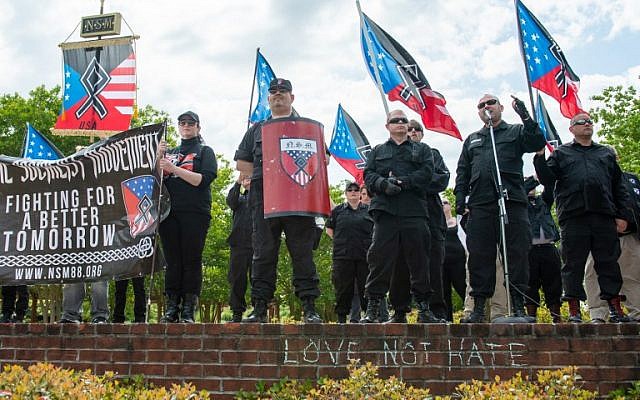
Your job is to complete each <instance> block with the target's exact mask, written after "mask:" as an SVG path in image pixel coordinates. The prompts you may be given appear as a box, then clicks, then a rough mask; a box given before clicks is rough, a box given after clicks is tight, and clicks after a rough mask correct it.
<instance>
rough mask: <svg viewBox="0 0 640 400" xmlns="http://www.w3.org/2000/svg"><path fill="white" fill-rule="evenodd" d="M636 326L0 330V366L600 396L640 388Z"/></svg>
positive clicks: (196, 379) (203, 380)
mask: <svg viewBox="0 0 640 400" xmlns="http://www.w3.org/2000/svg"><path fill="white" fill-rule="evenodd" d="M639 331H640V325H639V324H617V325H616V324H603V325H590V324H582V325H573V324H559V325H551V324H527V325H525V324H521V325H515V324H467V325H458V324H455V325H444V324H438V325H405V324H391V325H380V324H372V325H335V324H316V325H277V324H193V325H185V324H166V325H165V324H149V325H145V324H137V325H121V324H112V325H109V324H105V325H90V324H81V325H73V324H17V325H12V324H0V363H2V364H6V363H11V364H22V365H27V364H31V363H35V362H39V361H47V362H51V363H53V364H56V365H59V366H63V367H66V368H74V369H87V368H90V369H92V370H93V371H96V372H97V373H102V372H104V371H115V372H118V373H119V374H120V375H137V374H142V375H144V376H146V378H147V379H148V380H149V381H151V382H154V383H156V384H160V385H169V384H170V383H171V382H180V381H189V382H193V383H194V384H195V385H196V386H197V387H198V388H199V389H207V390H209V391H211V393H212V394H213V395H214V396H213V397H214V398H216V399H218V398H221V399H225V398H232V394H233V393H235V392H236V391H237V390H239V389H245V390H252V389H254V388H255V384H256V383H257V382H258V381H260V380H262V381H265V382H273V381H277V380H279V379H280V378H282V377H291V378H301V379H306V378H309V379H316V378H319V377H321V376H330V377H344V376H346V373H347V371H346V368H345V366H346V365H348V364H349V360H351V359H360V360H362V361H371V362H373V363H374V364H376V365H378V366H380V373H381V375H382V376H390V375H396V376H399V377H401V378H402V379H403V380H404V381H406V382H407V383H409V384H411V385H414V386H421V387H428V388H430V389H431V392H432V393H435V394H443V393H451V391H452V390H453V388H454V387H455V386H456V385H458V384H459V383H461V382H463V381H466V380H470V379H472V378H475V379H482V380H487V379H491V378H493V377H494V376H495V375H500V376H501V377H502V378H508V377H511V376H512V375H513V374H515V373H516V372H517V371H523V373H524V374H527V375H530V376H534V375H535V372H536V371H537V370H539V369H551V368H560V367H563V366H568V365H576V366H579V367H580V370H579V373H580V374H581V375H582V377H583V378H584V380H585V382H586V385H585V387H586V388H588V389H591V390H598V391H600V393H602V394H606V393H608V392H609V391H610V390H612V389H614V388H617V387H620V386H622V385H625V384H629V383H631V382H632V381H635V380H640V336H639Z"/></svg>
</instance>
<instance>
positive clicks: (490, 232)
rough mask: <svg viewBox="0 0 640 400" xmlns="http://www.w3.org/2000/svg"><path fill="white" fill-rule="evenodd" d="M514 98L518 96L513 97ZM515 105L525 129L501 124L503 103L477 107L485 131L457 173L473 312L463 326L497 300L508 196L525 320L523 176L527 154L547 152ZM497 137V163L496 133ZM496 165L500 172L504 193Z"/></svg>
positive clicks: (469, 143) (514, 302)
mask: <svg viewBox="0 0 640 400" xmlns="http://www.w3.org/2000/svg"><path fill="white" fill-rule="evenodd" d="M512 97H513V96H512ZM512 106H513V109H514V110H515V112H516V113H517V114H518V116H520V118H521V119H522V124H508V123H506V122H505V121H503V120H502V112H503V110H504V106H503V105H502V104H500V101H499V100H498V98H497V97H496V96H494V95H491V94H485V95H484V96H482V98H481V99H480V101H479V102H478V116H479V117H480V119H481V120H482V122H483V123H484V126H483V127H482V128H481V129H480V130H478V131H476V132H473V133H472V134H470V135H469V136H468V137H467V139H466V140H465V142H464V145H463V147H462V153H461V154H460V158H459V160H458V168H457V170H456V185H455V189H454V193H455V195H456V212H457V214H458V215H465V214H467V221H468V222H467V225H466V233H467V249H468V251H469V260H468V264H467V266H468V268H469V284H470V286H471V296H472V297H473V300H474V307H473V312H472V313H471V315H470V316H469V318H466V319H463V320H462V321H461V322H471V323H477V322H484V320H485V316H484V309H485V302H486V300H487V299H488V298H490V297H492V296H493V292H494V289H495V283H496V251H497V249H498V245H499V242H500V210H499V203H498V199H499V196H500V195H504V196H505V200H506V201H505V204H506V212H507V221H508V224H506V226H505V228H506V242H507V262H508V264H507V265H508V266H509V277H510V282H511V288H510V289H511V290H510V294H511V306H512V314H513V315H514V316H518V317H524V316H525V315H526V314H525V312H524V298H523V295H524V293H525V292H526V290H527V283H528V280H529V276H528V275H529V265H528V251H529V247H530V245H531V239H530V235H531V234H530V232H529V217H528V215H527V194H526V193H525V190H524V185H523V182H524V180H523V175H522V155H523V154H524V153H532V152H535V151H538V150H540V149H542V148H543V147H544V145H545V139H544V137H543V136H542V134H541V133H540V131H539V129H538V124H537V123H536V122H535V121H534V120H533V119H532V118H531V116H530V115H529V112H528V111H527V109H526V107H525V105H524V103H523V102H522V101H521V100H519V99H517V98H515V97H513V101H512ZM490 128H493V136H494V138H495V148H496V157H497V159H495V158H494V152H493V146H492V143H491V142H492V139H491V131H490ZM496 164H497V165H498V168H499V169H500V177H501V180H502V189H503V192H505V193H502V194H501V193H499V189H498V178H497V175H496Z"/></svg>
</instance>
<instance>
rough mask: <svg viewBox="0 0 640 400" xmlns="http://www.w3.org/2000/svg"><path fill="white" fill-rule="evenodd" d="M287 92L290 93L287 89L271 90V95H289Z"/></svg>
mask: <svg viewBox="0 0 640 400" xmlns="http://www.w3.org/2000/svg"><path fill="white" fill-rule="evenodd" d="M287 92H289V91H288V90H287V89H269V93H270V94H276V93H287Z"/></svg>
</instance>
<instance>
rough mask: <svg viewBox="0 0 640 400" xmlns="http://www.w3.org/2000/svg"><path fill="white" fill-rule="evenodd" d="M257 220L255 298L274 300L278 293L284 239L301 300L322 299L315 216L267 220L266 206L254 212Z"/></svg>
mask: <svg viewBox="0 0 640 400" xmlns="http://www.w3.org/2000/svg"><path fill="white" fill-rule="evenodd" d="M251 212H252V217H253V240H252V242H253V263H252V266H251V298H252V299H254V300H257V299H259V300H264V301H270V300H271V299H272V298H273V294H274V292H275V290H276V277H277V268H278V252H279V250H280V238H281V235H282V232H284V234H285V237H286V239H285V243H286V245H287V249H288V250H289V254H290V255H291V263H292V264H293V287H294V289H295V294H296V296H298V298H300V299H302V298H305V297H313V298H314V299H315V298H317V297H318V296H320V290H319V289H318V284H319V282H320V278H319V277H318V272H317V270H316V265H315V263H314V262H313V246H314V243H315V240H316V237H317V234H316V231H317V229H316V221H315V219H314V218H313V217H303V216H290V217H277V218H269V219H265V218H264V210H263V204H262V203H258V204H256V205H255V206H253V207H252V209H251Z"/></svg>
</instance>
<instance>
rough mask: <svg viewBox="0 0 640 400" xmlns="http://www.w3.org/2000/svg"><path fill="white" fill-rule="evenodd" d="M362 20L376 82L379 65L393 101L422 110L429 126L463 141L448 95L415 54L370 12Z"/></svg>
mask: <svg viewBox="0 0 640 400" xmlns="http://www.w3.org/2000/svg"><path fill="white" fill-rule="evenodd" d="M362 19H363V28H362V32H361V34H360V39H361V40H360V42H361V45H362V52H363V55H364V60H365V63H366V64H367V69H368V70H369V75H371V77H372V78H373V81H374V82H376V83H377V78H376V73H375V69H374V68H375V66H377V67H378V75H379V76H380V81H381V82H380V83H381V85H382V90H383V91H384V93H385V94H386V95H387V97H388V98H389V100H390V101H396V100H397V101H401V102H402V103H404V104H405V105H406V106H407V107H409V108H411V109H412V110H413V111H415V112H416V113H418V114H419V115H420V117H421V119H422V123H423V124H424V126H425V128H427V129H429V130H432V131H436V132H440V133H444V134H446V135H449V136H453V137H455V138H458V139H460V140H462V136H460V131H459V130H458V126H457V125H456V122H455V121H454V120H453V118H452V117H451V115H450V114H449V111H447V108H446V104H447V102H446V101H445V99H444V96H443V95H441V94H440V93H438V92H436V91H435V90H432V89H431V86H430V85H429V82H428V81H427V78H426V77H425V76H424V74H423V73H422V70H421V69H420V67H419V66H418V64H417V63H416V61H415V60H414V59H413V57H411V55H410V54H409V53H408V52H407V51H406V50H405V49H404V47H402V46H401V45H400V43H398V42H396V41H395V40H394V39H393V38H392V37H391V36H390V35H389V34H388V33H387V32H385V31H384V30H383V29H382V28H380V27H379V26H378V25H377V24H376V23H375V22H373V21H372V20H371V19H370V18H369V17H367V15H366V14H364V13H363V14H362ZM369 43H370V44H371V47H372V48H371V49H369ZM372 56H373V57H375V62H374V61H373V59H372V58H371V57H372Z"/></svg>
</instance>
